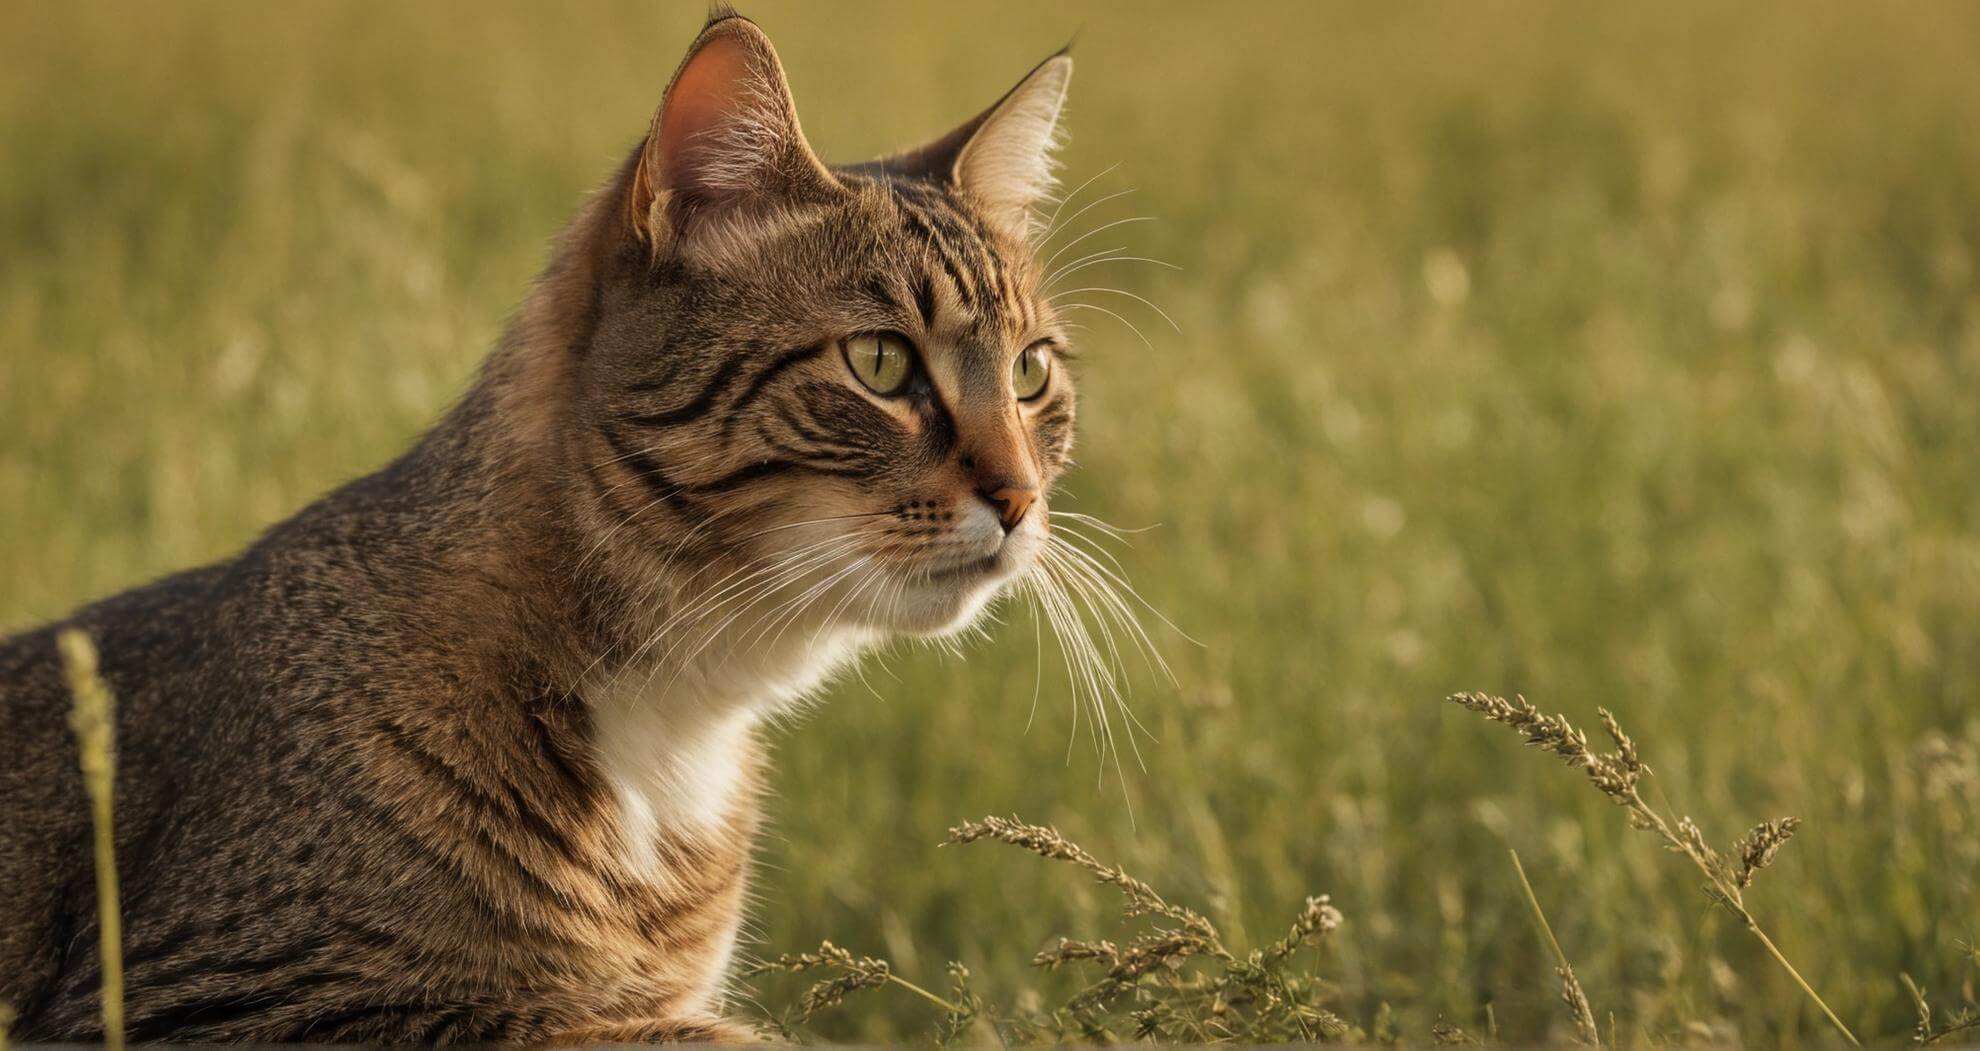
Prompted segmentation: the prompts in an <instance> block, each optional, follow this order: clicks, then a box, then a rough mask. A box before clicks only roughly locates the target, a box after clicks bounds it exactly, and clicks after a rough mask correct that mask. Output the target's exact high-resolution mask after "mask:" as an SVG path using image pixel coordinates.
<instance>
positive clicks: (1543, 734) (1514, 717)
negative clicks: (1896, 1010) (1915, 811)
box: [1446, 693, 1863, 1047]
mask: <svg viewBox="0 0 1980 1051" xmlns="http://www.w3.org/2000/svg"><path fill="white" fill-rule="evenodd" d="M1446 699H1447V700H1449V701H1451V702H1452V703H1454V704H1457V705H1460V706H1462V707H1464V708H1467V709H1469V710H1471V711H1474V712H1477V713H1478V714H1480V715H1483V716H1484V717H1485V718H1487V719H1490V720H1492V721H1494V722H1498V723H1504V724H1505V725H1507V726H1510V727H1512V728H1513V729H1515V730H1518V731H1519V732H1520V733H1521V734H1522V735H1523V736H1524V737H1525V739H1526V743H1527V744H1530V745H1533V746H1534V747H1536V748H1542V749H1545V750H1547V751H1549V752H1552V753H1554V754H1555V755H1557V756H1560V757H1561V758H1562V759H1563V760H1566V762H1567V764H1568V765H1569V766H1572V767H1576V768H1578V769H1580V770H1581V771H1582V773H1584V774H1586V775H1587V776H1588V780H1589V782H1590V783H1591V784H1593V785H1594V786H1595V787H1596V788H1597V789H1598V790H1600V791H1601V792H1602V794H1604V795H1606V796H1608V797H1609V800H1610V801H1611V802H1613V803H1615V804H1616V805H1617V806H1620V807H1622V808H1623V809H1624V810H1626V811H1627V812H1628V813H1629V823H1630V826H1631V827H1633V828H1637V829H1640V830H1642V831H1645V832H1651V833H1654V834H1655V835H1656V836H1657V837H1658V838H1660V839H1662V840H1663V841H1664V846H1665V847H1667V848H1668V849H1670V850H1671V851H1672V852H1673V853H1678V854H1683V855H1684V856H1685V857H1687V858H1690V859H1691V862H1692V864H1694V865H1696V866H1698V870H1699V871H1700V872H1703V873H1704V874H1705V878H1706V879H1707V880H1709V881H1710V885H1709V886H1707V887H1706V888H1705V893H1706V894H1707V895H1709V896H1710V897H1711V898H1712V900H1713V901H1715V902H1717V903H1719V905H1721V906H1723V907H1724V908H1725V909H1726V911H1728V912H1730V913H1732V914H1733V915H1734V916H1737V917H1739V921H1740V923H1742V924H1744V925H1745V927H1746V929H1747V930H1749V931H1752V932H1753V936H1754V937H1756V938H1758V939H1759V940H1760V944H1761V945H1762V946H1763V947H1765V948H1766V950H1767V953H1768V955H1770V956H1772V957H1773V958H1774V961H1775V962H1776V963H1778V964H1780V965H1781V967H1782V968H1783V969H1784V970H1786V971H1787V973H1788V975H1789V976H1790V977H1792V978H1793V979H1794V982H1795V984H1796V985H1798V986H1800V987H1801V991H1802V992H1804V993H1806V994H1807V995H1808V998H1809V999H1810V1000H1813V1001H1814V1002H1815V1006H1817V1007H1819V1008H1821V1010H1822V1014H1823V1016H1824V1017H1826V1018H1827V1019H1828V1020H1829V1022H1830V1024H1831V1025H1834V1026H1835V1027H1836V1030H1837V1031H1838V1032H1840V1033H1842V1035H1843V1037H1844V1038H1845V1039H1847V1040H1848V1041H1849V1042H1850V1044H1851V1045H1852V1046H1854V1047H1861V1046H1863V1045H1862V1043H1861V1042H1860V1041H1858V1040H1857V1039H1856V1034H1855V1033H1852V1032H1850V1029H1849V1026H1847V1025H1844V1024H1843V1020H1842V1019H1841V1018H1838V1017H1837V1016H1836V1013H1835V1011H1833V1010H1831V1009H1830V1008H1829V1004H1828V1001H1826V1000H1824V999H1822V997H1821V995H1820V994H1819V993H1817V992H1816V991H1815V988H1814V987H1813V986H1811V985H1809V984H1808V981H1807V979H1805V978H1803V977H1802V976H1801V972H1800V971H1798V970H1796V969H1795V967H1794V965H1793V964H1791V963H1789V962H1788V959H1787V956H1786V955H1784V954H1783V953H1782V952H1781V950H1780V947H1779V946H1776V945H1775V944H1774V940H1773V939H1772V938H1769V937H1768V936H1767V932H1766V931H1763V930H1761V929H1760V923H1759V921H1758V920H1755V919H1754V918H1753V914H1752V913H1750V912H1748V911H1746V901H1745V898H1744V896H1743V895H1742V893H1741V892H1742V891H1743V890H1744V889H1745V888H1746V887H1748V886H1750V885H1751V884H1752V883H1753V879H1754V877H1755V876H1756V875H1757V874H1758V873H1759V871H1760V870H1761V869H1764V868H1766V867H1767V866H1768V865H1769V864H1771V863H1772V862H1773V860H1774V857H1775V855H1776V854H1778V853H1779V852H1780V849H1781V847H1782V845H1783V844H1785V843H1786V842H1787V841H1788V840H1789V839H1790V838H1792V837H1793V835H1794V832H1795V829H1796V828H1797V827H1798V826H1799V824H1800V823H1799V822H1798V821H1797V820H1796V819H1794V818H1791V817H1790V818H1781V819H1779V820H1775V821H1766V822H1762V823H1761V824H1759V825H1756V826H1754V828H1753V830H1752V831H1751V832H1748V833H1747V834H1746V836H1745V838H1743V839H1741V840H1740V842H1739V843H1738V844H1736V845H1735V848H1734V855H1732V856H1729V855H1726V854H1721V853H1720V852H1719V851H1718V850H1715V849H1713V847H1712V846H1711V845H1710V844H1708V843H1706V842H1705V835H1704V833H1703V832H1700V831H1699V829H1698V826H1697V824H1695V823H1694V822H1693V821H1692V820H1691V819H1690V818H1688V817H1677V818H1674V819H1673V818H1667V817H1665V815H1663V814H1661V813H1659V812H1658V811H1657V810H1656V809H1654V808H1653V807H1651V806H1650V804H1648V803H1646V802H1644V800H1643V796H1642V794H1641V793H1640V792H1639V791H1638V790H1637V784H1638V782H1639V781H1641V780H1642V779H1643V777H1644V776H1645V775H1647V774H1649V773H1650V767H1649V766H1648V765H1646V764H1645V763H1644V762H1643V759H1642V757H1641V756H1640V755H1639V754H1638V753H1637V750H1636V742H1635V741H1633V740H1631V739H1630V737H1629V735H1628V734H1626V733H1624V732H1623V729H1622V727H1621V726H1620V725H1619V724H1617V722H1616V717H1615V716H1614V715H1613V714H1612V713H1610V711H1609V710H1608V709H1607V708H1601V709H1598V711H1600V712H1601V716H1602V728H1603V729H1604V730H1606V731H1607V732H1608V735H1609V739H1610V740H1611V741H1614V742H1615V745H1616V750H1615V751H1613V752H1598V751H1596V750H1594V749H1593V748H1590V747H1589V744H1588V735H1587V734H1585V733H1582V732H1581V731H1580V730H1577V729H1575V727H1574V726H1573V724H1571V723H1569V722H1568V721H1567V718H1566V717H1565V716H1561V715H1548V714H1546V713H1544V712H1541V711H1539V710H1538V709H1536V708H1534V707H1533V705H1531V704H1529V703H1528V702H1527V700H1526V698H1524V697H1518V698H1515V699H1514V700H1512V701H1507V700H1506V699H1505V698H1503V697H1493V696H1490V695H1488V694H1483V693H1459V694H1453V695H1451V696H1450V697H1448V698H1446Z"/></svg>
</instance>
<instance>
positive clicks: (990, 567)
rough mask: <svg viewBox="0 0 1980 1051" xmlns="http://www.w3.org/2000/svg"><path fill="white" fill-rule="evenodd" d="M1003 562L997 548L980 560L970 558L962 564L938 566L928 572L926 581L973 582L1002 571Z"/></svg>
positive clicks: (1002, 557) (1000, 552)
mask: <svg viewBox="0 0 1980 1051" xmlns="http://www.w3.org/2000/svg"><path fill="white" fill-rule="evenodd" d="M1004 562H1005V558H1004V552H1003V549H1002V548H999V549H998V550H997V551H996V552H995V553H993V554H989V555H985V556H983V557H981V558H972V559H967V560H965V561H962V562H954V563H950V564H948V565H944V566H938V567H936V568H934V569H932V570H929V572H928V579H929V580H941V581H954V580H975V579H977V578H979V577H986V576H989V575H990V574H992V573H995V572H997V571H999V570H1001V569H1003V568H1004Z"/></svg>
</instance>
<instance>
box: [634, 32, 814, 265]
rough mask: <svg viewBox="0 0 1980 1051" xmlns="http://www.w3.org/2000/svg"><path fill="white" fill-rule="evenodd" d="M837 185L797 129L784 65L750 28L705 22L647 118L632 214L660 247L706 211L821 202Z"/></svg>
mask: <svg viewBox="0 0 1980 1051" xmlns="http://www.w3.org/2000/svg"><path fill="white" fill-rule="evenodd" d="M838 189H839V186H838V183H837V181H836V180H834V179H833V178H832V175H831V173H830V172H829V171H827V170H826V168H825V165H824V164H823V163H821V162H820V161H819V160H818V155H817V154H815V153H813V152H812V150H811V146H810V145H809V144H807V143H806V142H805V141H804V133H803V132H802V131H801V130H799V128H798V116H797V107H796V105H795V104H794V103H793V102H792V101H791V92H790V87H789V85H788V84H787V83H786V82H785V79H784V67H783V64H782V63H780V62H778V61H777V52H776V49H774V48H772V47H771V46H770V38H769V37H767V36H764V35H763V31H762V30H761V29H758V28H757V27H756V24H755V23H754V22H751V21H750V20H749V19H747V18H743V17H742V16H740V15H735V14H725V15H722V16H720V17H718V18H716V19H715V20H713V21H711V22H710V23H709V24H708V26H707V27H706V28H705V29H703V30H702V31H701V35H700V36H699V37H697V38H696V39H695V42H694V44H693V46H691V47H690V48H688V54H687V58H685V59H683V60H682V62H681V66H680V69H678V70H676V71H675V72H674V79H673V81H672V82H670V83H669V84H668V85H667V94H666V97H665V98H663V99H662V100H661V102H660V108H659V110H658V111H656V112H655V113H654V114H653V125H652V127H651V128H650V129H649V130H648V131H647V135H646V142H645V144H644V145H643V146H642V147H641V148H640V156H639V161H638V165H637V167H636V169H635V170H634V172H633V180H632V187H631V192H630V193H629V194H628V199H627V209H628V218H629V220H630V221H631V224H632V227H633V230H634V231H635V232H636V233H637V234H638V235H639V236H640V237H641V238H642V239H644V240H645V241H646V243H647V244H648V245H649V246H654V247H656V248H657V246H659V245H660V244H662V243H663V242H665V241H666V240H667V239H668V238H670V237H673V236H676V235H681V234H686V233H690V232H691V228H692V227H693V226H694V225H695V224H696V223H697V222H699V221H701V220H702V219H703V218H704V217H706V216H708V215H709V214H711V213H722V212H725V211H730V210H733V209H748V208H751V207H760V206H764V205H774V204H778V203H793V202H802V201H807V200H817V199H821V198H823V197H824V196H826V195H829V194H830V193H832V192H835V191H837V190H838Z"/></svg>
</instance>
